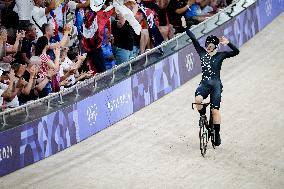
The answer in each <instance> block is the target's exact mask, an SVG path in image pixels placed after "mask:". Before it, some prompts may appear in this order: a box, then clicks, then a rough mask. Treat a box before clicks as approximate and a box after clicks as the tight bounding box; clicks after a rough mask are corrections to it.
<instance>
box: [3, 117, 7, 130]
mask: <svg viewBox="0 0 284 189" xmlns="http://www.w3.org/2000/svg"><path fill="white" fill-rule="evenodd" d="M2 119H3V126H2V128H4V127H5V126H6V125H7V122H6V117H5V114H2Z"/></svg>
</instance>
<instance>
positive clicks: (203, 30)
mask: <svg viewBox="0 0 284 189" xmlns="http://www.w3.org/2000/svg"><path fill="white" fill-rule="evenodd" d="M203 26H204V28H203V29H202V30H201V33H202V34H203V35H205V34H206V32H205V30H206V28H207V22H204V24H203Z"/></svg>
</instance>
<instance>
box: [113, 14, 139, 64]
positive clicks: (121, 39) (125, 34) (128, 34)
mask: <svg viewBox="0 0 284 189" xmlns="http://www.w3.org/2000/svg"><path fill="white" fill-rule="evenodd" d="M111 28H112V33H113V37H114V43H113V53H114V55H115V59H116V64H118V65H119V64H121V63H123V62H126V61H128V60H130V57H131V53H132V50H133V46H134V31H133V29H132V27H131V26H130V25H129V23H128V21H126V20H125V18H123V17H122V16H121V14H117V16H116V20H115V21H113V22H112V26H111Z"/></svg>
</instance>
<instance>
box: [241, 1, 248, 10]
mask: <svg viewBox="0 0 284 189" xmlns="http://www.w3.org/2000/svg"><path fill="white" fill-rule="evenodd" d="M245 4H247V0H244V3H243V4H242V5H241V7H242V8H244V9H246V8H247V7H245Z"/></svg>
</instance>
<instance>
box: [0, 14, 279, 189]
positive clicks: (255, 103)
mask: <svg viewBox="0 0 284 189" xmlns="http://www.w3.org/2000/svg"><path fill="white" fill-rule="evenodd" d="M283 26H284V13H283V14H281V15H280V16H279V17H278V18H276V19H275V20H274V21H273V22H272V23H271V24H270V25H268V26H267V27H266V28H265V29H264V30H262V31H261V32H260V33H258V34H257V35H256V36H255V37H254V38H253V39H251V40H250V41H248V42H247V43H246V44H245V45H243V46H242V47H241V49H240V50H241V53H240V54H239V55H238V56H237V57H234V58H231V59H229V60H226V61H225V62H224V65H223V69H222V80H223V85H224V92H223V99H222V104H221V111H222V122H223V123H222V125H221V127H222V128H221V136H222V145H221V146H220V147H219V148H217V149H216V150H213V149H212V147H211V146H210V147H209V149H208V152H207V154H206V157H205V158H203V157H201V155H200V150H199V140H198V127H197V125H198V119H199V118H198V114H197V113H196V112H194V111H192V110H191V102H193V100H194V91H195V88H196V87H197V85H198V83H199V81H200V78H201V75H198V76H197V77H195V78H194V79H193V80H190V81H189V82H187V83H186V84H185V85H183V86H181V87H180V88H178V89H177V90H175V91H174V92H172V93H170V94H169V95H166V96H165V97H163V98H162V99H160V100H158V101H156V102H155V103H153V104H151V105H150V106H148V107H146V108H144V109H142V110H141V111H139V112H137V113H135V114H134V115H132V116H130V117H128V118H126V119H124V120H122V121H121V122H119V123H118V124H115V125H114V126H112V127H109V128H108V129H105V130H103V131H101V132H100V133H98V134H96V135H95V136H93V137H90V138H89V139H87V140H85V141H83V142H81V143H79V144H77V145H75V146H72V147H71V148H68V149H66V150H64V151H63V152H60V153H58V154H56V155H53V156H51V157H49V158H47V159H45V160H42V161H40V162H38V163H35V164H33V165H31V166H28V167H26V168H24V169H21V170H18V171H16V172H14V173H11V174H9V175H7V176H5V177H2V178H0V186H1V189H4V188H7V189H8V188H9V189H13V188H28V189H32V188H35V189H41V188H44V189H45V188H46V189H49V188H50V189H65V188H66V189H67V188H68V189H71V188H72V189H73V188H82V189H89V188H92V189H93V188H102V189H117V188H118V189H124V188H129V189H134V188H143V189H146V188H147V189H148V188H153V189H162V188H163V189H164V188H169V189H173V188H178V189H180V188H184V189H189V188H192V189H199V188H201V189H215V188H216V189H237V188H238V189H239V188H240V189H252V188H257V189H274V188H275V189H280V188H283V186H284V161H283V158H284V138H283V136H284V98H283V94H284V35H283V34H284V27H283ZM61 165H63V166H61Z"/></svg>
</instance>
